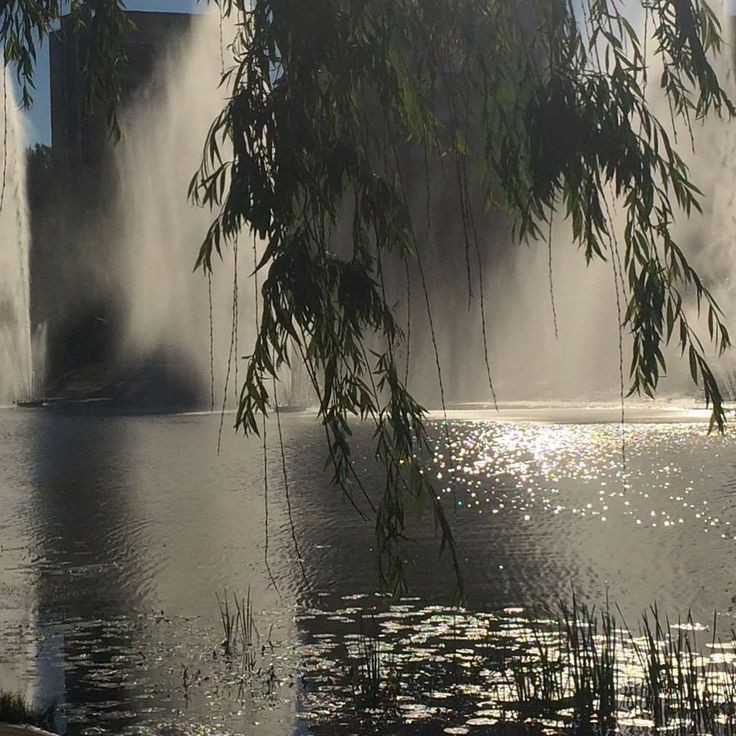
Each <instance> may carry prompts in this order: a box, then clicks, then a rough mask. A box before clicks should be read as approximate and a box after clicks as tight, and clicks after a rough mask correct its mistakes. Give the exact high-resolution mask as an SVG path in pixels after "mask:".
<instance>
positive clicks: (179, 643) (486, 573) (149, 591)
mask: <svg viewBox="0 0 736 736" xmlns="http://www.w3.org/2000/svg"><path fill="white" fill-rule="evenodd" d="M680 418H682V417H680ZM281 419H282V425H283V426H282V429H283V434H284V455H283V458H282V455H281V452H280V450H279V444H278V432H277V427H276V423H275V422H273V421H272V422H271V423H270V424H269V426H268V429H267V439H268V448H269V449H268V453H267V458H266V468H267V475H268V489H267V503H266V493H265V485H264V456H263V449H262V446H261V443H260V441H259V440H258V439H247V440H246V439H244V438H243V437H236V436H234V434H233V432H232V428H231V426H230V425H231V424H232V417H231V416H226V417H225V419H224V426H223V430H222V446H221V448H220V453H219V455H218V452H217V445H218V434H219V430H220V418H219V417H216V416H210V415H201V414H189V415H172V416H105V415H103V414H99V415H90V416H74V415H65V414H63V413H59V412H45V411H28V412H23V411H19V410H7V411H2V412H1V413H0V435H1V437H2V441H1V442H0V467H2V469H3V471H2V477H1V478H0V499H1V500H2V508H3V513H2V515H0V535H1V538H0V625H1V627H0V689H16V690H21V691H23V692H26V693H27V694H28V695H29V696H30V697H32V698H34V699H35V700H36V701H38V702H49V701H51V700H56V701H57V702H58V704H59V718H60V727H61V728H63V729H66V732H67V733H69V734H71V735H75V734H97V733H100V734H102V733H105V734H108V733H109V734H112V733H131V734H133V733H161V734H165V733H212V734H230V733H265V734H281V733H299V734H303V733H310V732H314V733H351V732H357V731H359V730H361V729H365V732H371V727H369V726H368V725H366V718H368V720H370V718H369V716H370V711H371V709H370V707H368V705H366V702H365V700H361V699H360V697H362V696H361V694H360V693H358V694H357V695H356V690H361V688H364V687H365V682H363V683H362V684H360V683H359V684H358V685H356V678H355V673H356V666H358V665H356V662H358V664H360V662H361V661H363V662H364V663H365V657H363V660H361V656H362V655H361V652H363V654H365V652H366V648H368V650H370V648H371V647H373V646H375V642H377V641H379V640H380V641H381V646H383V647H384V648H385V651H386V652H390V655H391V656H390V658H389V659H390V666H389V659H385V660H381V666H382V667H383V669H384V670H385V671H389V670H390V671H391V672H393V673H394V676H397V675H396V673H399V674H400V675H401V677H400V678H399V679H401V681H402V682H409V679H408V678H409V672H410V671H411V672H413V673H414V676H415V679H414V680H413V681H412V682H413V683H414V684H413V685H411V686H410V685H401V687H400V688H399V690H400V692H399V695H398V696H397V698H398V699H397V698H394V699H393V701H392V702H393V706H392V707H394V708H395V709H397V708H398V710H397V715H396V717H395V719H394V720H395V721H396V722H401V723H404V724H406V723H416V724H423V723H430V722H431V723H433V724H434V725H433V726H432V728H433V729H434V730H429V728H430V727H429V726H427V727H426V729H425V730H423V731H420V730H417V731H416V732H417V733H420V732H422V733H434V732H437V733H443V732H448V733H466V732H477V733H481V732H483V731H482V730H478V729H482V728H484V727H486V726H487V724H488V723H491V722H492V720H493V713H492V711H493V708H492V707H491V706H490V705H488V702H490V700H492V699H493V698H491V696H490V695H489V693H490V690H489V688H490V685H489V684H488V683H489V682H490V681H491V679H492V678H491V677H490V675H489V674H488V672H489V666H488V664H487V663H485V664H483V663H482V662H481V661H480V660H479V659H478V651H479V650H478V649H477V647H476V646H475V645H474V644H473V643H472V642H476V644H477V642H478V641H479V640H480V641H484V642H486V644H488V642H489V641H491V640H493V641H496V639H498V637H502V638H503V637H505V639H504V640H509V638H510V637H511V638H514V637H517V638H521V639H523V638H524V637H523V636H522V634H523V631H524V628H525V626H526V624H524V623H523V621H524V620H526V619H524V616H527V615H529V612H530V611H536V610H537V608H538V607H541V606H554V605H555V604H556V602H557V601H558V599H565V600H569V599H570V597H571V592H572V591H573V590H574V591H575V592H576V594H577V595H578V596H579V598H580V599H581V600H585V601H588V602H591V603H598V604H601V603H602V602H604V601H605V600H606V597H608V598H609V599H610V600H611V601H615V602H616V603H617V604H618V605H620V607H621V609H622V612H623V614H624V615H625V616H626V617H627V619H628V618H629V617H630V620H634V619H635V618H636V616H637V614H638V613H639V612H640V611H642V610H644V609H645V608H646V607H647V606H648V605H650V604H651V603H653V602H654V601H656V602H657V603H658V605H659V606H660V609H661V610H666V611H667V612H669V613H670V615H671V616H672V617H673V618H672V620H673V621H675V620H676V619H677V616H678V615H680V616H683V617H684V616H686V615H687V613H688V611H691V612H692V615H693V618H694V621H695V623H696V624H698V626H696V627H694V628H696V629H697V628H702V629H703V630H706V629H708V627H710V624H711V621H712V620H713V614H714V612H717V613H718V618H719V628H720V629H721V630H722V631H724V632H728V631H729V630H730V628H731V616H732V609H733V605H734V595H736V584H735V583H734V579H733V558H734V553H735V552H736V501H735V500H734V490H735V489H736V472H735V471H736V453H735V452H734V449H735V448H734V442H733V439H732V438H731V437H729V436H727V437H725V438H723V437H717V436H708V435H707V432H706V427H705V426H704V425H703V424H702V423H699V422H694V421H693V422H686V421H679V422H678V423H649V422H648V423H641V424H630V425H628V426H627V427H626V431H625V439H626V443H625V471H624V464H623V457H622V447H621V428H620V426H618V425H617V424H615V423H592V422H589V421H588V422H586V423H570V422H566V423H560V422H540V421H527V420H523V421H522V420H519V419H515V420H511V419H508V420H507V419H502V420H497V419H494V418H492V417H491V416H490V415H489V416H488V417H485V418H481V419H479V418H478V417H474V418H473V419H472V420H471V419H469V418H463V416H462V415H458V416H455V415H453V419H452V420H451V421H450V422H449V423H448V424H447V425H445V424H443V423H441V422H437V423H436V424H435V425H434V426H433V432H434V433H435V434H436V436H437V437H438V440H439V443H440V445H441V449H440V450H438V454H437V457H436V458H435V460H436V462H435V467H434V469H433V472H434V474H435V476H436V478H435V480H436V484H437V489H438V493H440V494H441V496H442V498H443V501H444V503H445V507H446V508H447V513H448V516H449V518H450V521H451V523H452V525H453V529H454V531H455V534H456V537H457V540H458V545H459V549H460V553H461V559H462V563H463V572H464V578H465V586H466V591H467V598H468V602H467V608H466V609H465V610H464V611H461V612H457V611H453V610H452V609H451V608H450V607H449V606H450V603H451V598H452V592H453V577H452V572H451V570H450V567H449V564H448V562H447V560H445V559H439V560H438V558H437V551H436V546H437V540H436V538H435V536H434V528H433V524H432V522H431V520H430V519H426V518H425V519H423V520H419V521H412V524H411V529H410V536H411V538H412V542H411V543H410V544H408V545H407V557H408V571H409V579H410V583H411V585H412V595H411V597H410V598H408V599H406V600H402V601H400V602H392V601H389V600H388V599H387V598H386V597H385V596H383V595H380V594H378V593H377V588H378V585H377V574H376V566H375V558H374V556H373V545H374V542H373V522H372V519H369V520H368V521H365V520H362V519H361V518H360V516H359V515H358V514H357V513H356V512H355V510H354V509H353V507H352V506H351V504H350V503H349V502H348V501H347V500H346V499H345V498H343V496H342V494H341V492H340V490H339V489H336V488H335V487H333V486H332V485H331V484H330V482H329V473H328V472H327V471H326V470H325V450H324V444H323V438H324V434H323V432H322V431H321V430H320V428H319V427H318V426H317V425H316V424H315V423H314V419H313V417H311V416H309V415H306V414H288V415H287V414H284V415H282V417H281ZM355 440H356V448H357V449H356V455H355V459H356V466H357V467H358V469H359V470H360V472H361V474H362V476H363V477H364V479H365V483H366V490H367V492H368V494H369V495H371V496H373V497H376V496H377V494H378V493H379V492H380V489H381V477H380V472H379V469H378V468H377V466H376V464H375V461H374V460H373V459H372V455H371V444H370V440H371V431H370V429H369V428H368V427H362V428H358V429H357V430H356V437H355ZM284 475H286V478H287V479H288V489H289V494H288V499H287V495H286V493H285V482H284ZM355 500H356V503H357V504H358V505H359V506H360V507H361V508H363V510H365V511H366V512H367V511H368V507H367V504H366V503H365V502H364V501H363V500H361V499H360V498H359V497H358V495H356V499H355ZM266 525H268V535H266ZM266 547H267V548H266ZM297 549H298V551H299V553H300V554H301V561H300V560H299V555H298V554H297ZM266 560H267V561H268V566H267V565H266ZM217 595H219V597H220V602H222V601H223V600H225V598H226V597H227V600H228V601H229V605H230V608H229V610H230V611H234V610H235V608H234V605H235V604H234V598H232V596H235V595H237V596H240V597H242V598H245V597H246V596H248V595H249V596H250V600H251V605H250V606H249V607H248V610H249V613H248V616H247V617H245V616H244V617H243V621H245V620H246V618H247V621H249V622H251V621H252V625H253V629H254V632H255V633H254V634H253V636H252V642H251V644H250V645H249V646H248V647H246V646H244V645H242V641H241V645H242V646H240V648H238V645H237V643H235V644H234V645H233V647H232V650H233V651H232V652H231V653H230V656H228V655H227V652H226V647H225V646H223V638H224V633H223V625H222V622H221V612H220V609H219V607H218V600H217V597H216V596H217ZM251 609H252V613H251ZM520 622H521V623H520ZM494 637H495V639H494ZM236 638H237V637H236ZM450 641H452V642H454V644H450V643H448V642H450ZM486 648H488V647H486ZM491 648H494V651H498V650H499V647H498V643H497V642H496V644H495V645H494V647H491ZM246 649H247V651H246ZM450 650H452V658H451V659H452V667H453V668H455V669H454V670H453V671H452V672H450V669H448V667H449V665H448V662H449V661H450V660H449V659H448V658H447V655H448V652H449V651H450ZM463 658H464V659H463ZM445 660H447V661H445ZM433 661H434V662H436V663H439V665H440V666H439V670H436V671H435V670H431V668H430V669H428V668H427V667H428V663H431V662H433ZM463 662H465V664H462V663H463ZM445 665H447V666H445ZM458 667H460V671H461V672H464V673H465V674H458V669H457V668H458ZM463 668H464V669H463ZM437 671H441V672H444V673H445V675H446V678H445V679H444V680H443V679H442V678H440V680H437V681H434V680H432V678H433V677H435V676H436V672H437ZM433 673H434V674H433ZM448 673H450V674H448ZM484 673H485V674H484ZM389 680H390V678H389ZM448 681H449V682H452V683H453V687H454V688H455V689H454V690H453V689H452V688H448V687H447V685H448ZM396 687H399V686H398V685H397V686H396ZM387 688H388V689H390V683H389V685H388V686H384V690H386V689H387ZM458 688H459V690H458ZM463 688H464V689H463ZM359 696H360V697H359ZM461 696H462V698H461ZM356 697H357V698H358V700H356ZM458 698H461V699H462V703H464V705H459V704H458V703H459V701H458ZM468 699H470V700H468ZM468 702H472V707H471V706H469V705H468ZM356 703H357V705H356ZM483 703H486V705H485V706H483V705H482V704H483ZM351 713H352V714H353V716H351V715H350V714H351ZM356 713H359V714H360V717H358V718H357V720H356V717H355V714H356ZM458 713H460V715H457V714H458ZM479 713H480V715H478V714H479ZM366 714H367V715H366ZM438 724H439V725H438ZM415 728H419V726H416V727H415ZM446 729H449V730H446ZM452 729H455V730H452ZM457 729H460V730H457ZM462 729H466V730H465V731H463V730H462ZM474 729H475V730H474ZM387 732H392V733H393V732H396V733H405V732H410V731H406V730H401V729H399V730H395V731H394V730H391V728H388V731H387Z"/></svg>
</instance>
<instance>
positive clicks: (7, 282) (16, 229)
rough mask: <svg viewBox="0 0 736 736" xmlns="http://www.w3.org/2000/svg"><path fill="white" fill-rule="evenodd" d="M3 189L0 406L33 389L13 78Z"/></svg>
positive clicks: (8, 87) (26, 235) (6, 98)
mask: <svg viewBox="0 0 736 736" xmlns="http://www.w3.org/2000/svg"><path fill="white" fill-rule="evenodd" d="M2 84H3V101H2V105H3V113H2V116H1V117H2V120H1V121H0V126H2V129H1V130H0V134H1V135H2V140H3V152H2V182H1V183H0V239H1V240H2V243H1V246H0V405H2V404H10V403H11V402H13V401H15V400H17V399H27V398H30V396H31V391H32V388H33V359H32V348H31V317H30V277H29V251H30V230H29V221H28V208H27V202H26V165H25V145H24V139H23V134H22V130H21V122H20V115H19V111H18V105H17V103H16V100H15V95H14V90H13V85H12V82H11V78H10V73H9V71H8V69H7V68H6V69H5V71H4V74H3V80H2Z"/></svg>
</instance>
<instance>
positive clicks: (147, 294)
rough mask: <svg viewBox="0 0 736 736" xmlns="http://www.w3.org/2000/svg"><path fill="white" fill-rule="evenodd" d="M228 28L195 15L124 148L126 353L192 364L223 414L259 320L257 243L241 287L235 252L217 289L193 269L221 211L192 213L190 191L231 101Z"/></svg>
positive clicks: (121, 225)
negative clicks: (223, 83) (226, 78)
mask: <svg viewBox="0 0 736 736" xmlns="http://www.w3.org/2000/svg"><path fill="white" fill-rule="evenodd" d="M230 30H232V29H230ZM219 31H220V29H219V27H218V19H217V16H216V15H215V14H212V13H210V14H205V15H198V16H193V18H192V26H191V29H190V31H189V32H188V33H187V34H184V35H183V36H182V37H180V38H178V39H177V42H174V43H172V44H170V46H169V48H168V49H167V50H166V52H165V53H164V54H163V58H162V59H161V61H160V62H159V64H158V68H157V70H156V71H155V72H154V75H153V79H152V80H151V82H150V84H149V85H148V86H147V87H146V88H145V89H143V90H141V91H139V92H137V93H136V95H135V98H134V99H133V100H132V101H131V104H130V105H129V107H128V108H127V110H125V111H124V114H123V131H124V132H123V135H124V140H123V141H122V143H121V144H120V145H119V146H117V148H116V150H115V163H116V168H117V171H118V176H119V182H120V184H119V192H118V197H117V219H118V226H117V228H116V229H117V232H118V237H119V238H120V248H119V255H120V261H119V262H118V264H117V268H118V270H119V274H120V277H121V278H120V282H121V285H122V289H123V298H124V301H125V307H126V309H125V312H126V318H127V325H126V327H127V334H126V339H125V344H124V347H123V351H124V353H125V354H126V355H127V356H129V357H132V358H135V356H139V357H142V358H144V359H148V360H149V361H153V362H155V363H157V364H158V365H164V364H165V365H167V366H169V367H176V366H179V367H182V368H184V367H186V369H187V370H189V372H190V377H191V379H192V380H193V381H194V383H195V390H196V392H197V394H198V396H199V398H200V399H201V403H202V405H206V404H209V400H210V392H212V398H213V402H214V405H215V406H216V407H217V408H218V409H219V408H221V406H222V404H223V398H224V397H223V390H224V386H225V383H226V382H227V383H228V392H227V393H228V395H229V397H230V401H233V400H234V398H235V390H236V389H235V373H236V369H235V361H236V360H238V358H240V357H242V355H243V353H244V352H246V351H245V350H244V349H243V345H242V343H239V342H238V336H239V333H241V332H242V333H245V332H246V331H247V325H246V324H245V322H246V320H250V324H252V319H253V315H252V311H250V310H249V309H248V308H247V303H248V301H249V299H250V298H251V297H252V288H253V287H252V284H250V286H249V285H248V284H247V283H246V282H247V272H248V271H249V270H251V269H250V268H249V266H250V264H251V263H252V258H253V255H252V242H251V243H249V244H248V243H246V246H244V247H243V248H242V252H241V254H240V258H241V261H242V271H243V272H245V275H244V276H243V283H242V284H241V285H238V283H237V280H235V279H234V278H233V270H234V269H233V258H234V252H233V250H232V247H230V248H228V250H224V251H223V258H224V259H225V261H226V262H225V263H221V262H220V261H219V260H217V261H216V263H215V264H214V272H213V274H212V277H211V281H210V282H209V284H208V279H207V278H206V277H205V275H204V274H202V273H201V272H197V273H193V272H192V267H193V265H194V263H195V260H196V257H197V252H198V249H199V247H200V245H201V243H202V240H203V239H204V236H205V234H206V232H207V228H208V227H209V225H210V222H211V220H212V218H213V217H214V214H213V213H212V212H210V211H209V210H207V209H200V208H197V207H194V206H192V205H191V204H190V203H189V201H188V198H187V190H188V187H189V183H190V180H191V178H192V176H193V174H194V172H195V171H196V169H197V167H198V165H199V163H200V160H201V156H202V150H203V144H204V140H205V137H206V134H207V130H208V128H209V126H210V124H211V123H212V120H213V119H214V118H215V116H216V115H217V114H218V113H219V112H220V110H221V109H222V107H223V106H224V105H225V102H226V94H225V92H224V91H223V89H222V88H220V86H219V82H220V76H221V73H222V69H223V67H224V66H227V65H230V64H232V55H231V54H230V53H229V52H228V49H227V46H226V44H225V43H224V42H223V41H222V40H221V35H220V32H219ZM229 33H230V31H228V35H229ZM248 246H249V247H248ZM238 297H240V300H238ZM238 304H240V305H241V307H242V309H241V310H240V311H239V307H238ZM238 315H240V318H239V317H238ZM239 322H240V324H241V325H242V327H241V328H240V329H239V328H238V323H239ZM242 336H244V335H242ZM212 372H213V373H214V374H212Z"/></svg>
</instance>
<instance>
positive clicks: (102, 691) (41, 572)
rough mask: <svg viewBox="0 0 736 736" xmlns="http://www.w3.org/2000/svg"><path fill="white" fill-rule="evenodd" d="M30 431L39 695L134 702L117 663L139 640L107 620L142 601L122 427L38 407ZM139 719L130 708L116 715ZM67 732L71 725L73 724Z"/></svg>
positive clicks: (95, 705)
mask: <svg viewBox="0 0 736 736" xmlns="http://www.w3.org/2000/svg"><path fill="white" fill-rule="evenodd" d="M32 437H33V450H34V457H33V461H32V463H31V473H32V488H33V495H32V498H31V499H30V503H29V514H28V517H29V521H30V524H31V527H32V537H33V544H34V547H35V554H36V556H37V560H38V562H37V564H36V565H35V572H36V622H35V623H36V628H37V634H38V636H39V637H41V641H42V642H43V645H42V647H41V649H40V652H39V656H38V667H39V669H40V670H41V672H42V673H43V675H42V687H43V689H44V692H43V696H44V699H48V700H57V701H59V702H62V703H72V704H82V703H83V704H85V710H88V711H90V714H92V713H94V714H95V719H98V718H99V716H100V714H101V713H103V712H104V711H105V710H108V711H109V710H111V709H114V707H115V704H123V703H127V702H130V700H131V688H132V687H134V684H133V683H134V680H133V679H131V678H127V677H124V676H123V670H122V669H121V668H119V667H118V666H116V661H117V660H119V655H120V653H121V652H129V651H136V650H137V649H138V648H139V647H138V645H137V643H136V632H135V630H131V629H130V627H115V626H111V622H114V621H115V620H116V619H121V618H123V617H125V616H126V615H127V614H128V613H129V612H130V611H131V609H134V608H136V607H138V606H139V605H140V603H141V591H140V590H139V589H138V588H137V586H136V584H135V580H136V578H137V577H138V575H139V571H140V569H141V568H144V567H145V566H146V562H145V560H144V559H143V558H142V557H141V554H140V549H139V546H138V544H137V543H136V542H137V540H136V539H135V536H132V537H131V535H130V533H129V530H130V529H131V528H135V526H136V523H135V509H134V508H133V506H132V504H131V502H130V497H129V491H130V489H129V476H128V472H127V467H128V462H127V461H126V453H127V452H128V450H129V447H128V437H127V432H126V427H125V424H124V423H121V422H109V421H106V420H105V419H104V418H94V419H89V418H85V419H80V418H79V417H56V416H53V417H52V416H50V415H48V414H46V413H44V412H39V413H37V414H35V415H34V417H33V424H32ZM123 530H125V531H123ZM62 713H63V711H62ZM87 717H88V716H87V715H85V716H81V715H80V714H77V716H76V719H77V720H81V721H84V720H86V718H87ZM137 721H138V716H137V715H136V714H134V713H130V714H129V716H128V718H125V719H123V720H122V722H123V723H125V724H126V725H133V724H135V723H136V722H137ZM68 732H69V733H70V734H73V733H75V725H74V723H70V724H69V725H68Z"/></svg>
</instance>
